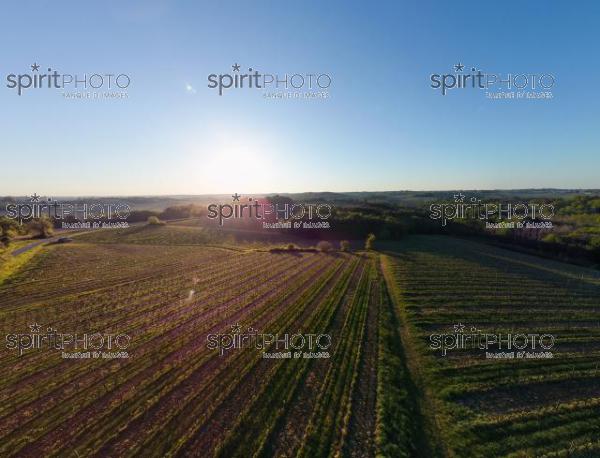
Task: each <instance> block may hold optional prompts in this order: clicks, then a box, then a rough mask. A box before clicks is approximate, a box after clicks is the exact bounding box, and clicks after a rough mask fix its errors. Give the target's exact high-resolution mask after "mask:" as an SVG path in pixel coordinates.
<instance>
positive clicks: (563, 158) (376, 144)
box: [0, 0, 600, 196]
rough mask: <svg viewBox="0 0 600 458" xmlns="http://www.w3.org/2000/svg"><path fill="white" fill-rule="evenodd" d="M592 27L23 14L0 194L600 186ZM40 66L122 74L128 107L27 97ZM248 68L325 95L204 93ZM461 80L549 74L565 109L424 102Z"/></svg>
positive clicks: (483, 12)
mask: <svg viewBox="0 0 600 458" xmlns="http://www.w3.org/2000/svg"><path fill="white" fill-rule="evenodd" d="M599 22H600V2H595V1H589V2H575V3H573V2H561V1H548V2H527V3H525V2H523V3H519V4H518V6H517V4H516V3H515V4H514V6H513V4H510V5H509V4H501V3H497V2H496V3H494V2H480V1H478V2H467V1H453V2H447V1H414V2H406V1H389V2H364V1H360V2H353V1H331V2H317V1H314V2H295V3H292V2H282V1H264V2H248V1H241V2H237V1H227V2H198V1H158V0H150V1H129V2H122V1H104V2H75V1H62V2H54V1H37V2H36V1H33V2H28V5H27V6H26V7H25V6H24V4H22V3H19V2H10V3H7V4H6V5H4V6H3V11H2V14H1V16H0V43H2V44H1V45H0V50H1V52H0V56H1V60H0V125H1V126H2V127H1V130H0V159H1V162H0V163H1V164H2V166H0V195H29V194H33V193H34V192H36V193H38V194H42V195H54V196H67V195H81V196H85V195H165V194H212V193H233V192H239V193H244V194H249V193H267V192H303V191H315V192H316V191H338V192H342V191H383V190H408V189H411V190H444V189H501V188H502V189H510V188H542V187H554V188H600V172H599V171H600V128H599V127H600V94H599V89H598V84H597V80H598V74H599V72H600V52H599V47H600V46H599V45H600V28H599V27H598V23H599ZM34 63H35V64H38V65H39V66H40V70H37V72H38V74H39V72H40V71H41V72H42V73H44V72H46V69H47V68H51V69H52V71H57V72H58V73H59V74H61V75H63V74H68V75H79V76H80V75H84V74H86V75H92V74H95V73H97V74H101V75H106V74H114V75H118V74H126V75H127V77H129V78H130V84H129V86H128V87H127V88H126V89H125V92H126V98H121V99H69V98H67V97H65V94H70V93H71V94H72V93H74V92H77V90H76V89H73V88H72V87H69V88H61V89H55V88H52V89H48V88H46V87H44V88H38V89H33V88H32V89H26V90H24V91H23V94H22V95H20V96H19V95H18V94H17V90H16V88H12V87H8V86H10V80H9V75H11V74H13V75H20V74H27V75H33V74H34V72H35V71H34V70H32V68H31V65H33V64H34ZM235 64H239V65H240V68H241V71H240V73H243V72H247V70H248V68H252V69H253V70H256V71H259V72H260V73H261V74H265V73H267V74H273V75H284V74H288V75H293V74H302V75H306V74H315V75H320V74H327V75H328V76H330V78H331V85H330V86H329V87H328V88H327V89H326V95H327V98H312V99H270V98H266V97H264V95H265V94H267V93H277V92H289V91H282V90H281V89H275V88H270V89H269V90H265V89H249V88H244V89H230V90H225V91H224V93H223V95H222V96H219V94H218V91H217V90H216V89H211V88H209V87H208V86H209V84H208V76H209V75H211V74H216V75H219V74H234V73H235V72H234V69H233V67H232V66H233V65H235ZM458 64H462V65H464V66H465V68H464V70H462V72H463V73H467V72H469V71H470V69H471V68H476V69H477V70H481V71H482V72H484V73H486V74H497V75H500V76H501V77H506V75H507V74H526V75H532V74H533V75H542V74H544V75H548V74H549V75H552V77H553V78H554V84H553V85H552V87H551V88H550V90H549V91H550V92H551V93H552V98H550V99H544V100H535V99H500V100H499V99H489V98H486V96H485V91H484V90H479V89H473V88H465V89H451V90H449V91H448V94H447V95H442V94H441V91H440V90H439V89H434V88H432V87H431V80H430V77H431V74H453V75H455V74H458V73H459V71H458V70H456V68H455V67H454V66H455V65H458ZM13 78H16V77H13ZM122 81H125V80H124V79H122ZM546 81H549V79H546ZM303 89H304V88H303ZM538 89H539V88H536V90H538ZM102 90H103V89H101V91H102ZM502 90H503V88H499V89H497V90H494V91H490V92H499V91H502ZM504 91H505V92H506V89H505V88H504ZM79 92H81V90H79ZM84 92H87V91H84ZM112 92H114V90H113V91H112ZM302 92H303V91H301V93H302ZM312 92H316V91H315V90H313V91H312ZM101 93H102V92H101Z"/></svg>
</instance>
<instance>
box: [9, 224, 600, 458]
mask: <svg viewBox="0 0 600 458" xmlns="http://www.w3.org/2000/svg"><path fill="white" fill-rule="evenodd" d="M153 230H154V229H153ZM108 232H110V231H105V232H98V233H97V234H99V236H98V237H96V236H95V235H93V234H90V235H86V236H83V237H79V238H76V241H75V242H73V243H69V244H66V245H53V246H47V247H44V248H43V249H41V250H40V251H39V252H37V253H36V254H35V256H32V258H31V259H30V260H29V261H28V262H27V263H25V264H24V265H23V266H22V267H21V268H19V269H18V270H16V271H15V272H14V273H13V274H12V275H11V276H10V277H9V278H8V279H6V281H4V283H2V284H1V285H0V331H1V333H2V335H3V336H4V335H10V334H23V335H27V336H29V335H31V334H46V329H47V328H51V329H53V330H54V331H55V332H60V333H71V334H75V333H76V334H78V335H80V336H81V335H82V334H84V333H89V334H93V333H95V332H100V333H106V334H111V335H127V336H129V338H130V341H129V346H128V348H127V351H126V352H127V357H119V358H80V359H76V358H66V357H63V356H64V355H61V350H59V349H56V348H49V346H48V345H41V346H40V347H41V348H29V349H25V350H23V351H22V352H20V351H18V350H17V349H8V348H7V346H6V343H4V342H3V345H2V350H1V352H0V368H1V370H2V373H3V377H2V379H1V381H0V456H25V457H33V456H36V457H37V456H97V457H106V456H139V455H141V456H156V457H159V456H199V457H206V456H219V457H248V456H279V457H292V456H293V457H326V456H336V457H341V456H347V457H374V456H386V457H388V456H389V457H393V456H443V455H446V456H505V455H511V454H512V455H514V456H537V455H540V454H544V453H546V454H548V455H549V456H552V455H553V454H555V455H557V456H564V455H565V454H566V453H570V454H571V455H570V456H587V455H586V453H588V454H590V455H589V456H593V454H594V453H596V454H598V453H600V445H599V444H598V442H597V439H598V437H600V420H599V418H600V415H599V413H600V382H599V381H600V372H598V370H599V369H600V368H599V367H598V365H599V363H600V355H599V353H600V335H599V334H600V327H599V322H600V310H599V306H600V276H599V275H598V273H597V272H596V271H592V270H586V269H582V268H577V267H571V266H569V265H566V264H560V263H556V262H552V261H544V260H540V259H538V258H533V257H530V256H526V255H522V254H515V253H512V252H509V251H506V250H501V249H496V248H491V247H489V246H485V245H480V244H476V243H472V242H466V241H461V240H457V239H450V238H436V237H421V238H419V237H414V238H410V239H408V238H407V239H406V240H405V241H402V242H399V243H397V244H389V245H387V246H382V249H381V250H380V251H378V252H354V253H341V252H333V253H320V252H292V253H285V252H270V251H269V250H266V249H265V250H261V249H255V248H252V249H251V248H246V247H243V246H240V247H237V248H236V247H232V246H221V247H219V246H217V245H210V246H207V245H202V244H203V243H207V241H206V240H205V239H204V238H203V237H204V236H203V235H198V236H197V235H195V234H194V233H193V232H191V229H190V230H188V229H187V228H186V229H185V230H184V231H181V229H179V228H178V229H177V230H176V232H173V231H171V230H170V228H168V227H166V228H165V227H161V228H158V229H157V230H155V232H153V233H152V235H151V236H148V235H147V232H144V231H143V230H140V231H139V236H138V235H136V234H138V232H136V231H135V230H133V231H130V232H127V238H126V241H127V243H123V239H122V238H119V237H118V236H112V237H111V236H109V235H106V234H107V233H108ZM114 234H116V232H114ZM137 237H139V238H137ZM119 241H120V243H118V242H119ZM209 242H210V243H212V241H209ZM457 323H462V324H464V325H466V326H469V327H470V326H476V327H478V328H481V329H485V330H486V331H489V332H509V331H515V330H522V331H528V332H534V331H535V332H542V331H543V332H548V333H552V334H554V335H556V336H557V340H556V345H555V348H554V352H555V357H554V358H552V359H541V360H519V361H517V360H506V361H504V360H490V359H486V358H485V353H483V354H482V352H481V351H479V350H453V351H451V352H448V354H447V355H445V356H441V355H440V354H439V352H436V351H434V350H432V349H431V348H429V343H430V342H429V336H430V334H432V333H436V332H445V331H447V330H448V328H452V326H453V325H455V324H457ZM33 325H39V326H40V327H41V330H39V329H38V330H32V329H33V328H32V326H33ZM233 328H238V330H236V331H233V330H232V329H233ZM250 328H252V329H253V330H254V331H257V332H259V333H261V334H269V335H278V336H282V335H284V334H287V333H289V334H303V335H308V334H314V335H319V334H327V335H329V336H330V338H331V345H330V346H329V347H328V348H327V353H328V354H327V356H328V357H306V355H305V357H291V358H290V357H287V358H283V357H282V358H279V357H278V358H266V357H264V355H263V352H265V353H268V352H274V351H275V350H276V348H277V344H276V343H275V342H269V343H268V344H265V347H264V348H262V349H257V348H254V347H244V348H235V347H233V348H228V349H226V350H225V351H222V352H221V351H219V350H217V349H214V348H211V347H210V346H209V345H207V342H208V341H209V336H214V335H227V336H229V335H233V334H237V333H239V332H245V330H247V329H250ZM239 329H241V330H242V331H240V330H239ZM3 338H4V337H3ZM63 351H64V350H63ZM21 353H22V354H21ZM577 454H578V455H577Z"/></svg>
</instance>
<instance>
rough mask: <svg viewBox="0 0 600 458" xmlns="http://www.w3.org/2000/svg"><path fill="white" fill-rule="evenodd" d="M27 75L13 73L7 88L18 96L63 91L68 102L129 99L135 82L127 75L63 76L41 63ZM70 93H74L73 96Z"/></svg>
mask: <svg viewBox="0 0 600 458" xmlns="http://www.w3.org/2000/svg"><path fill="white" fill-rule="evenodd" d="M30 68H31V69H30V71H29V72H26V73H19V74H17V73H10V74H9V75H7V76H6V87H7V88H9V89H13V90H14V91H15V92H16V93H17V95H18V96H21V95H23V94H24V93H26V92H30V91H32V90H43V89H50V90H61V91H63V92H62V95H63V97H64V98H66V99H82V98H87V99H116V98H127V97H128V94H127V92H126V91H127V89H128V88H129V86H130V84H131V78H130V77H129V75H127V74H125V73H98V72H97V73H81V74H73V73H62V72H59V71H58V70H55V69H53V68H52V67H44V68H45V69H44V68H42V66H41V65H40V64H38V63H37V62H34V63H33V64H31V65H30ZM69 91H70V92H69Z"/></svg>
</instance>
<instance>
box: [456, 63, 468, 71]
mask: <svg viewBox="0 0 600 458" xmlns="http://www.w3.org/2000/svg"><path fill="white" fill-rule="evenodd" d="M463 68H465V66H464V65H463V64H461V63H460V62H459V63H458V64H456V65H455V66H454V71H455V72H462V71H463Z"/></svg>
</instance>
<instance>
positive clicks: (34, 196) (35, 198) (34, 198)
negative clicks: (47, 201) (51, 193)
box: [30, 192, 40, 202]
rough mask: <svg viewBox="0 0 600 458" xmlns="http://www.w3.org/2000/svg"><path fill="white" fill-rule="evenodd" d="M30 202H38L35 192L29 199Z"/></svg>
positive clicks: (38, 198) (38, 197)
mask: <svg viewBox="0 0 600 458" xmlns="http://www.w3.org/2000/svg"><path fill="white" fill-rule="evenodd" d="M30 201H31V202H39V201H40V196H38V195H37V192H34V193H33V195H32V196H31V199H30Z"/></svg>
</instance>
